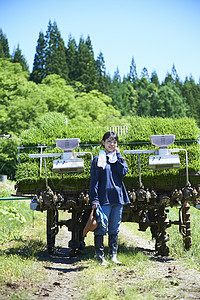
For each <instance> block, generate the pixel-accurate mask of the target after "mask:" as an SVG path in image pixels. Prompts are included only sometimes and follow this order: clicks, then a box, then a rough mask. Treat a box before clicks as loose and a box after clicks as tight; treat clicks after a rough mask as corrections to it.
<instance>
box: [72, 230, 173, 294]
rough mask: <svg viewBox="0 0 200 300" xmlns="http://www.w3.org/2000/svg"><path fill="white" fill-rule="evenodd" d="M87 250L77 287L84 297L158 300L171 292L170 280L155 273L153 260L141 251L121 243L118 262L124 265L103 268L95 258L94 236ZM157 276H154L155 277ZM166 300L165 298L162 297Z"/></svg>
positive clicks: (84, 252)
mask: <svg viewBox="0 0 200 300" xmlns="http://www.w3.org/2000/svg"><path fill="white" fill-rule="evenodd" d="M86 244H87V247H86V248H85V249H84V250H83V252H82V254H81V258H83V259H82V260H81V261H80V262H79V264H80V266H82V269H83V271H82V272H81V274H79V275H78V280H77V288H78V289H79V290H80V293H81V298H82V299H85V300H88V299H108V300H110V299H111V300H114V299H116V300H118V299H127V300H128V299H141V297H142V299H149V300H151V299H156V295H157V294H159V296H163V295H164V294H165V291H166V289H167V286H168V283H167V281H165V280H163V278H160V275H159V273H157V274H155V265H154V264H153V263H152V257H150V256H149V255H147V254H146V253H145V252H144V251H142V250H140V249H139V248H135V247H132V246H129V247H126V245H125V244H123V243H119V249H118V259H119V260H120V261H121V262H122V265H115V264H113V263H112V262H110V264H109V265H108V266H106V267H104V266H101V265H100V264H99V263H98V262H97V261H96V260H95V258H94V249H93V247H90V246H89V245H92V244H93V234H92V233H89V234H88V235H87V238H86ZM105 253H106V259H107V260H109V258H108V254H107V253H108V247H107V239H106V240H105ZM153 273H154V276H153V277H152V276H151V275H152V274H153ZM161 298H162V297H161Z"/></svg>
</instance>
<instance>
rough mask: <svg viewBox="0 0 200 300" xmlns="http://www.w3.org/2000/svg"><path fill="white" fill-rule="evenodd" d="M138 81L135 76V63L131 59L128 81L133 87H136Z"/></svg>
mask: <svg viewBox="0 0 200 300" xmlns="http://www.w3.org/2000/svg"><path fill="white" fill-rule="evenodd" d="M137 79H138V76H137V68H136V63H135V60H134V57H132V60H131V66H130V72H129V74H128V80H129V81H130V82H131V83H133V85H134V87H135V86H136V81H137Z"/></svg>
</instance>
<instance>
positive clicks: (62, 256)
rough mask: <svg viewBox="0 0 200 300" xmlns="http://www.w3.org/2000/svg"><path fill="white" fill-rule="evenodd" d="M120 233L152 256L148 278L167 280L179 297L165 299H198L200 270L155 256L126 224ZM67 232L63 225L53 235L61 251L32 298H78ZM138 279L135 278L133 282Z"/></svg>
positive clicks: (149, 245) (75, 268)
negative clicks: (44, 280) (45, 279)
mask: <svg viewBox="0 0 200 300" xmlns="http://www.w3.org/2000/svg"><path fill="white" fill-rule="evenodd" d="M120 235H121V236H122V238H123V240H124V241H126V242H125V244H127V246H128V245H130V246H131V245H132V246H134V247H137V248H140V249H142V251H145V253H146V254H147V255H150V256H151V257H152V265H153V266H154V268H153V270H154V272H153V273H152V269H151V273H150V274H148V272H149V270H148V269H147V270H146V276H150V277H151V278H162V279H163V280H165V281H167V282H168V283H169V289H168V293H169V292H170V289H175V290H176V292H177V295H180V296H179V297H176V298H175V297H172V298H171V297H170V298H169V297H167V298H166V299H187V300H188V299H200V273H199V272H197V271H196V270H189V269H187V268H186V267H184V266H183V265H182V264H181V263H180V262H179V261H176V260H174V259H173V258H170V257H169V258H163V257H160V256H156V255H155V251H154V242H152V241H146V240H144V239H143V238H141V237H138V236H133V235H132V234H130V233H129V232H128V231H127V229H126V228H125V225H124V224H123V223H122V224H121V227H120ZM69 239H70V233H69V232H68V230H67V228H64V227H63V228H62V230H60V232H59V234H58V235H57V237H56V246H60V247H61V248H60V251H59V253H57V254H56V255H55V256H52V260H51V265H50V266H49V267H46V268H47V269H48V282H47V283H42V284H41V286H40V287H39V288H38V291H37V292H36V294H35V296H34V299H43V298H45V299H50V300H55V299H59V300H67V299H76V300H77V299H81V295H80V294H79V291H78V290H77V289H76V287H75V282H76V278H77V274H78V273H79V272H81V270H79V268H78V260H79V259H78V258H70V257H69V249H68V248H67V245H68V241H69ZM136 279H137V278H134V281H135V280H136Z"/></svg>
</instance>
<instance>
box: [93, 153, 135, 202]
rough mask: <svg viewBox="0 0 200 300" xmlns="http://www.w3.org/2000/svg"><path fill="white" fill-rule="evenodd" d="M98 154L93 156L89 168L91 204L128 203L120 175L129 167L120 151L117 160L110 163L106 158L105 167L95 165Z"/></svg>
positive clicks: (124, 173) (123, 174)
mask: <svg viewBox="0 0 200 300" xmlns="http://www.w3.org/2000/svg"><path fill="white" fill-rule="evenodd" d="M97 161H98V155H97V156H95V157H94V159H93V161H92V165H91V170H90V175H91V178H90V192H89V194H90V200H91V202H92V205H93V204H95V203H97V204H99V205H101V206H102V205H107V204H127V203H130V200H129V197H128V193H127V191H126V189H125V186H124V183H123V182H122V177H123V176H125V175H126V174H127V173H128V171H129V169H128V166H127V164H126V162H125V160H124V159H123V158H122V156H121V154H120V153H117V161H116V162H115V163H110V162H109V161H108V158H107V164H106V166H105V169H103V168H101V167H97Z"/></svg>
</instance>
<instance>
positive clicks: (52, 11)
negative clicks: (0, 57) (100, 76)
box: [0, 0, 200, 82]
mask: <svg viewBox="0 0 200 300" xmlns="http://www.w3.org/2000/svg"><path fill="white" fill-rule="evenodd" d="M49 20H51V21H52V22H53V21H56V23H57V26H58V29H59V30H60V32H61V36H62V38H63V40H64V42H65V45H66V46H67V42H68V38H69V34H71V35H72V36H73V37H74V38H75V39H76V42H77V44H78V43H79V39H80V37H81V36H83V38H84V39H86V38H87V36H88V35H89V36H90V38H91V41H92V45H93V50H94V53H95V59H96V57H97V56H98V54H99V53H100V51H102V53H103V56H104V59H105V64H106V71H107V73H109V74H110V75H111V76H113V75H114V72H115V71H116V69H117V68H118V69H119V72H120V75H121V77H123V75H127V74H128V72H129V70H130V65H131V60H132V57H134V59H135V63H136V67H137V73H138V76H140V74H141V71H142V69H143V68H144V67H146V68H147V70H148V73H149V75H151V73H152V72H153V71H156V72H157V74H158V77H159V80H160V81H162V80H164V78H165V76H166V74H167V72H170V73H171V69H172V66H173V64H174V65H175V67H176V70H177V73H178V75H179V77H180V79H181V80H182V81H184V80H185V77H186V76H188V77H190V75H192V77H193V78H194V80H195V81H196V82H199V78H200V34H199V32H200V1H199V0H166V1H164V0H101V1H96V0H56V1H55V0H54V1H52V0H48V1H47V0H34V1H32V0H6V1H5V0H0V28H1V29H2V30H3V33H4V34H6V36H7V39H8V42H9V47H10V53H11V54H12V53H13V50H14V48H16V47H17V45H18V44H19V47H20V49H21V50H22V53H23V55H24V56H25V58H26V60H27V62H28V65H29V69H30V71H31V70H32V65H33V60H34V55H35V49H36V45H37V40H38V37H39V32H40V31H43V33H46V30H47V26H48V22H49Z"/></svg>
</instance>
